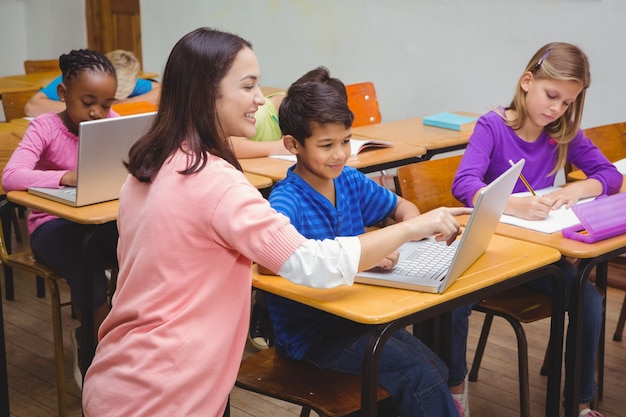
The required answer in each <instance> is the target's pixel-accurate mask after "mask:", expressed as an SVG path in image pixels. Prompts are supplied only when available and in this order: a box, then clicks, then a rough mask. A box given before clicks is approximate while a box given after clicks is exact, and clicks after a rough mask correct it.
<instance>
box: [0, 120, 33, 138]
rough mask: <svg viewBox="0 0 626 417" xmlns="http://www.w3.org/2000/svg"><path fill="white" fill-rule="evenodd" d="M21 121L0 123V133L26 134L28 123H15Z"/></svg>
mask: <svg viewBox="0 0 626 417" xmlns="http://www.w3.org/2000/svg"><path fill="white" fill-rule="evenodd" d="M18 120H21V119H13V120H11V121H10V122H1V123H0V133H13V132H15V133H18V134H20V135H23V134H24V132H26V128H27V127H28V122H26V123H21V122H17V121H18Z"/></svg>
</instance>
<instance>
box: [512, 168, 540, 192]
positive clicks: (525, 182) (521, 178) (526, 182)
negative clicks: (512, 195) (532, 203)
mask: <svg viewBox="0 0 626 417" xmlns="http://www.w3.org/2000/svg"><path fill="white" fill-rule="evenodd" d="M509 164H511V166H513V165H515V163H514V162H513V161H512V160H510V159H509ZM519 179H520V180H522V182H523V183H524V185H525V186H526V188H528V191H530V193H531V194H532V195H534V196H536V195H537V194H535V190H533V187H531V186H530V184H529V183H528V181H526V178H524V174H522V173H521V171H520V173H519Z"/></svg>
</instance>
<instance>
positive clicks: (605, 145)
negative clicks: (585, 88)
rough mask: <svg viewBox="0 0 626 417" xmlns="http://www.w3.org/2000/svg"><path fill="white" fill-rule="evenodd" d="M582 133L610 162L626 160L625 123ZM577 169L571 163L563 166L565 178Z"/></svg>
mask: <svg viewBox="0 0 626 417" xmlns="http://www.w3.org/2000/svg"><path fill="white" fill-rule="evenodd" d="M583 133H584V134H585V136H587V137H588V138H589V139H591V141H592V142H593V143H594V145H596V146H597V147H598V148H599V149H600V150H601V151H602V153H603V154H604V156H606V157H607V158H608V160H609V161H611V162H616V161H619V160H620V159H623V158H626V122H618V123H612V124H608V125H601V126H594V127H589V128H586V129H583ZM576 169H578V168H577V167H576V166H574V165H572V164H571V163H567V164H565V178H567V177H568V174H569V173H570V172H572V171H574V170H576Z"/></svg>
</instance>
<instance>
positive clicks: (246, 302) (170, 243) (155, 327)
mask: <svg viewBox="0 0 626 417" xmlns="http://www.w3.org/2000/svg"><path fill="white" fill-rule="evenodd" d="M186 163H187V156H186V155H185V154H184V153H182V151H179V152H178V153H176V154H175V155H174V156H173V157H172V159H170V160H168V161H166V163H165V164H164V166H163V167H162V168H161V170H160V172H159V174H158V175H157V176H156V178H155V180H154V181H153V182H152V183H151V184H146V183H141V182H139V181H137V180H136V179H135V178H134V177H132V176H129V178H128V179H127V181H126V183H125V184H124V186H123V187H122V191H121V194H120V211H119V217H118V229H119V233H120V239H119V244H118V259H119V266H120V271H119V277H118V283H117V289H116V292H115V295H114V298H113V308H112V310H111V312H110V314H109V315H108V316H107V318H106V319H105V321H104V323H103V324H102V326H101V327H100V331H99V339H100V341H99V343H98V347H97V351H96V355H95V358H94V361H93V363H92V365H91V367H90V368H89V370H88V372H87V375H86V379H85V384H84V389H83V409H84V411H85V415H86V416H92V417H97V416H107V417H115V416H119V417H127V416H134V417H140V416H150V417H154V416H168V417H169V416H186V417H193V416H202V417H207V416H221V415H222V413H223V411H224V408H225V403H226V399H227V397H228V393H229V392H230V390H231V389H232V387H233V385H234V382H235V378H236V375H237V371H238V368H239V364H240V362H241V358H242V354H243V349H244V345H245V340H246V335H247V332H248V327H249V314H250V292H251V260H255V261H257V262H259V263H261V264H263V265H265V266H267V267H268V268H270V269H272V270H274V271H279V270H280V268H281V267H282V266H283V264H285V261H286V260H287V259H288V258H289V257H290V256H291V255H292V254H293V253H294V251H296V248H298V247H299V246H301V245H302V244H303V242H304V238H303V237H302V236H301V235H300V234H298V233H297V231H296V230H295V229H294V228H293V226H292V225H291V224H290V222H289V220H288V219H287V217H284V216H282V215H280V214H278V213H276V212H275V211H274V210H273V209H272V208H271V207H270V206H269V203H268V202H267V201H266V200H265V199H263V198H262V196H261V195H260V194H259V192H258V191H257V190H256V189H255V188H254V187H252V186H251V185H250V184H249V183H248V181H247V180H246V178H245V176H244V175H243V174H242V173H241V172H239V171H237V170H236V169H235V168H234V167H232V165H230V164H228V163H226V162H225V161H223V160H222V159H220V158H217V157H214V156H211V155H209V161H208V165H207V167H206V168H205V169H204V170H202V171H200V172H198V173H196V174H194V175H181V174H179V173H178V171H180V170H182V169H184V168H185V166H186ZM357 263H358V259H357Z"/></svg>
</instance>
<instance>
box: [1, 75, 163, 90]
mask: <svg viewBox="0 0 626 417" xmlns="http://www.w3.org/2000/svg"><path fill="white" fill-rule="evenodd" d="M59 75H61V71H45V72H33V73H30V74H15V75H7V76H4V77H1V78H0V80H2V79H5V80H12V81H19V82H23V83H27V84H30V85H31V86H34V88H36V89H40V88H43V87H45V86H47V85H48V84H50V83H51V82H52V81H53V80H54V79H55V78H57V77H58V76H59ZM158 77H159V74H157V73H155V72H147V71H140V72H139V78H144V79H154V78H158Z"/></svg>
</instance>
